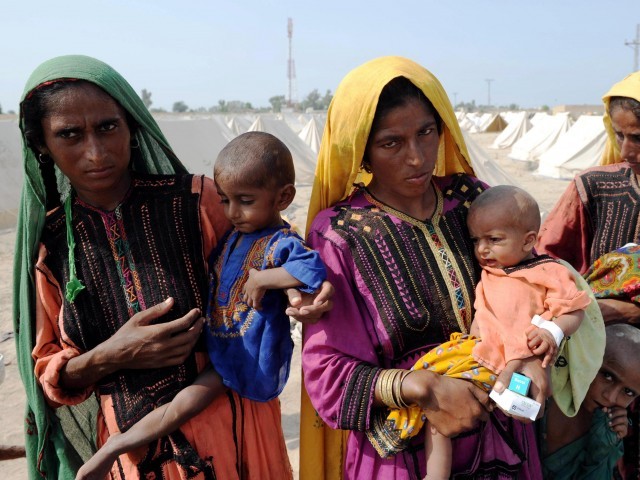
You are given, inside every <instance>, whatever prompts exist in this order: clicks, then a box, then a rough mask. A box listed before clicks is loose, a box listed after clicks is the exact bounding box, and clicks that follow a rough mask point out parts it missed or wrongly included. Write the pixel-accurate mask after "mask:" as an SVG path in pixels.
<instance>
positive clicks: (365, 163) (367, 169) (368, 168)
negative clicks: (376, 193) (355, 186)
mask: <svg viewBox="0 0 640 480" xmlns="http://www.w3.org/2000/svg"><path fill="white" fill-rule="evenodd" d="M360 168H361V169H362V170H364V171H365V172H367V173H371V165H369V162H368V161H367V160H362V163H361V164H360Z"/></svg>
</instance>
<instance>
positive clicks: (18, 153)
mask: <svg viewBox="0 0 640 480" xmlns="http://www.w3.org/2000/svg"><path fill="white" fill-rule="evenodd" d="M20 138H21V137H20V128H19V127H18V121H17V120H16V119H15V118H7V119H4V118H3V119H2V120H0V179H1V180H0V181H1V182H2V189H1V190H0V228H12V227H15V226H16V221H17V219H18V205H19V204H20V192H21V189H22V179H23V177H24V173H23V168H22V143H21V140H20Z"/></svg>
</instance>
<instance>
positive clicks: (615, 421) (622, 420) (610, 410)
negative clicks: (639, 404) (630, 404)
mask: <svg viewBox="0 0 640 480" xmlns="http://www.w3.org/2000/svg"><path fill="white" fill-rule="evenodd" d="M602 411H603V412H604V413H606V414H607V417H609V428H610V429H611V430H613V431H614V432H615V433H616V434H617V435H618V438H619V439H620V440H622V439H623V438H624V437H626V436H627V433H629V419H628V418H627V409H626V408H622V407H602Z"/></svg>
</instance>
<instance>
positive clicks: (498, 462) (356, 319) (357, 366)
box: [302, 175, 542, 480]
mask: <svg viewBox="0 0 640 480" xmlns="http://www.w3.org/2000/svg"><path fill="white" fill-rule="evenodd" d="M433 183H434V185H435V186H436V192H437V206H436V210H435V212H434V214H433V216H432V219H431V220H427V221H424V222H422V221H418V220H416V219H413V218H410V217H408V216H407V215H404V214H402V213H401V212H397V211H395V210H393V209H391V208H390V207H387V206H385V205H382V204H380V203H378V202H377V201H376V200H375V199H373V198H372V197H371V196H370V195H368V194H367V193H366V191H364V190H363V189H358V190H357V191H356V192H355V193H354V194H353V195H352V196H351V197H350V198H349V199H347V200H346V201H345V202H342V203H340V204H338V205H336V206H335V207H333V208H330V209H326V210H324V211H322V212H320V214H319V215H318V216H317V217H316V218H315V220H314V222H313V225H312V226H311V230H310V232H309V235H308V243H309V245H310V246H312V247H313V248H315V249H317V250H318V251H319V252H320V255H321V257H322V259H323V261H324V263H325V265H326V267H327V279H328V280H329V281H330V282H331V283H332V284H333V285H334V287H335V289H336V294H335V296H334V306H333V309H332V310H331V312H329V313H328V314H326V315H325V317H323V319H322V320H321V321H320V322H318V323H317V324H315V325H307V326H306V327H305V328H306V331H305V343H304V349H303V354H302V364H303V369H304V379H305V386H306V388H307V391H308V393H309V396H310V398H311V401H312V403H313V405H314V407H315V408H316V410H317V412H318V414H319V416H320V417H321V418H322V420H324V422H326V424H327V425H328V426H329V427H331V428H340V429H343V430H350V431H351V433H350V435H349V439H348V443H347V452H346V458H345V464H344V474H345V475H344V476H345V478H347V479H361V478H384V479H390V480H392V479H397V480H400V479H403V480H404V479H414V478H415V479H421V478H423V477H424V475H425V453H424V436H423V435H418V436H417V437H415V438H414V439H413V441H412V443H411V444H410V445H409V446H408V447H407V448H406V449H405V450H404V451H403V452H401V453H399V454H397V455H395V456H392V457H389V458H384V459H383V458H381V457H380V456H379V455H378V454H377V453H376V450H375V449H374V447H373V445H372V443H371V442H379V443H383V442H384V441H385V436H386V432H385V431H384V428H382V427H381V425H384V420H385V419H386V415H387V413H388V410H387V409H382V408H381V409H378V408H373V407H372V403H373V399H374V386H375V382H376V379H377V377H378V374H379V373H380V370H381V369H386V368H406V369H409V368H410V367H411V366H412V365H413V364H414V363H415V361H416V360H417V359H418V358H420V357H421V356H422V355H423V354H424V353H426V352H427V351H428V350H429V349H430V347H431V346H433V345H435V344H439V343H441V342H443V341H445V340H446V339H448V338H449V336H450V334H451V333H453V332H456V331H462V332H468V328H469V326H470V324H471V320H472V316H473V299H474V294H473V292H474V288H475V285H476V283H477V280H478V279H479V274H480V271H479V267H478V265H477V263H476V262H475V259H474V256H473V245H472V243H471V241H470V239H469V234H468V232H467V228H466V216H467V210H468V206H469V204H470V203H471V201H473V199H474V198H475V197H476V196H477V195H478V194H479V193H480V192H482V191H483V190H484V189H485V188H486V185H485V184H484V183H482V182H480V181H479V180H477V179H476V178H474V177H470V176H468V175H454V176H450V177H443V178H435V177H434V179H433ZM365 431H368V433H369V435H368V436H367V433H365ZM368 437H369V438H368ZM370 439H371V440H370ZM453 448H454V462H453V472H454V478H465V476H466V478H504V479H515V478H518V479H539V478H542V477H541V473H540V465H539V458H538V451H537V447H536V444H535V434H534V431H533V426H532V425H528V426H525V425H523V424H521V423H519V422H517V421H514V420H512V419H509V418H507V417H505V416H503V415H500V414H498V415H492V416H491V421H490V422H487V423H486V424H484V425H483V426H482V427H480V428H479V429H478V430H475V431H472V432H467V433H465V434H463V435H460V436H459V437H457V438H456V439H454V444H453Z"/></svg>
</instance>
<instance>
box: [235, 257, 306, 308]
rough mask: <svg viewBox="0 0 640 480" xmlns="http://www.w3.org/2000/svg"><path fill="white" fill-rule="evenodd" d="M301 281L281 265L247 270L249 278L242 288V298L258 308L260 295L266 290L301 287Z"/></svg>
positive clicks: (260, 299) (260, 301)
mask: <svg viewBox="0 0 640 480" xmlns="http://www.w3.org/2000/svg"><path fill="white" fill-rule="evenodd" d="M302 285H303V283H302V282H301V281H300V280H298V279H296V278H295V277H294V276H292V275H291V274H290V273H289V272H287V271H286V270H285V269H284V268H283V267H276V268H268V269H266V270H256V269H255V268H252V269H251V270H249V278H248V279H247V283H245V284H244V288H243V289H242V295H243V300H244V301H245V302H246V303H247V305H249V306H250V307H251V308H255V309H256V310H260V308H261V306H262V305H261V304H262V297H264V294H265V292H266V291H267V290H282V289H285V288H294V287H301V286H302Z"/></svg>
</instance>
